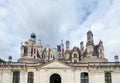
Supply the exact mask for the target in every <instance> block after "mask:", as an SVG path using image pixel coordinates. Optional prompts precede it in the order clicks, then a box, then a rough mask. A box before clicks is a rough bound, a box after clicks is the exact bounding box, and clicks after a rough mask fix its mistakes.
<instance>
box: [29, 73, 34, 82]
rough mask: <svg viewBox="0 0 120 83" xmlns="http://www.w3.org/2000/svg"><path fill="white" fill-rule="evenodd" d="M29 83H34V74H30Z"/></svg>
mask: <svg viewBox="0 0 120 83" xmlns="http://www.w3.org/2000/svg"><path fill="white" fill-rule="evenodd" d="M28 83H34V73H33V72H28Z"/></svg>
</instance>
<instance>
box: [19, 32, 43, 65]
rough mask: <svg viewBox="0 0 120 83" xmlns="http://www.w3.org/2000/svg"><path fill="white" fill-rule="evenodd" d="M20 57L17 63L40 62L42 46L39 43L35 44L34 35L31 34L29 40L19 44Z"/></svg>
mask: <svg viewBox="0 0 120 83" xmlns="http://www.w3.org/2000/svg"><path fill="white" fill-rule="evenodd" d="M20 51H21V57H20V59H19V60H18V61H19V62H26V63H31V62H40V60H41V55H42V45H41V42H40V43H39V44H38V43H36V34H35V33H32V34H31V35H30V39H29V40H28V41H25V42H24V44H21V48H20Z"/></svg>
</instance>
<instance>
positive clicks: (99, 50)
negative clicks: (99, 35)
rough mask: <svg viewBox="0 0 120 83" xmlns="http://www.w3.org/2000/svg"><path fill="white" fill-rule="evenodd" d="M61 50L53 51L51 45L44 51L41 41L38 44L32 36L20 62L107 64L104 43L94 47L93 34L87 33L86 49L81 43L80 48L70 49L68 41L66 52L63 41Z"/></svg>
mask: <svg viewBox="0 0 120 83" xmlns="http://www.w3.org/2000/svg"><path fill="white" fill-rule="evenodd" d="M60 46H61V49H62V48H63V52H62V51H58V50H57V49H56V48H53V49H51V48H50V47H49V45H47V46H46V48H45V49H43V46H42V43H41V41H39V43H36V35H35V34H34V33H32V34H31V36H30V39H29V40H28V41H26V42H24V44H22V45H21V56H20V59H19V60H18V62H26V63H31V62H49V61H51V60H53V59H58V60H61V61H63V62H72V63H73V62H74V63H80V62H106V61H107V59H105V57H104V47H103V42H102V41H101V40H100V42H99V44H98V45H94V39H93V33H92V32H91V31H88V32H87V43H86V48H84V45H83V42H80V47H73V49H69V48H70V42H69V41H66V50H65V51H64V42H63V40H61V45H60Z"/></svg>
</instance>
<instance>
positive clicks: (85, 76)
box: [81, 72, 89, 83]
mask: <svg viewBox="0 0 120 83" xmlns="http://www.w3.org/2000/svg"><path fill="white" fill-rule="evenodd" d="M81 83H89V76H88V73H86V72H83V73H81Z"/></svg>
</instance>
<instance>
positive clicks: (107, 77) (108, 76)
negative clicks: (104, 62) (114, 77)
mask: <svg viewBox="0 0 120 83" xmlns="http://www.w3.org/2000/svg"><path fill="white" fill-rule="evenodd" d="M105 83H112V82H111V73H110V72H106V73H105Z"/></svg>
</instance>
